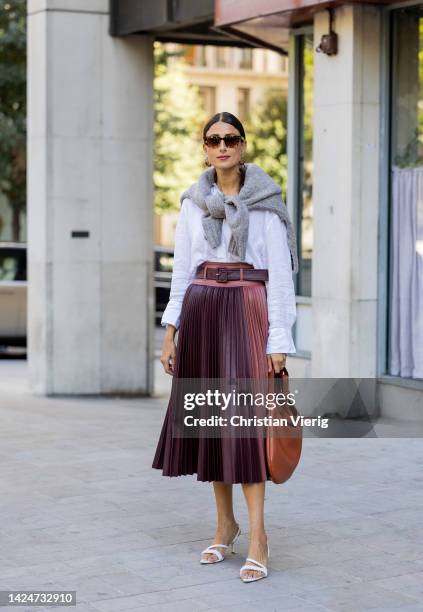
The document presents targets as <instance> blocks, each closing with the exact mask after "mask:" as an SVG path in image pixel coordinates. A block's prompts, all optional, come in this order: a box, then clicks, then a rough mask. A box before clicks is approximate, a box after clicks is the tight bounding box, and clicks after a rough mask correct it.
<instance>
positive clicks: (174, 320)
mask: <svg viewBox="0 0 423 612" xmlns="http://www.w3.org/2000/svg"><path fill="white" fill-rule="evenodd" d="M180 312H181V309H180V308H176V307H173V308H172V307H169V306H167V307H166V308H165V310H164V312H163V314H162V318H161V321H160V323H161V325H162V326H163V327H166V325H168V324H170V325H174V326H175V327H176V329H179V324H180V320H181V317H180Z"/></svg>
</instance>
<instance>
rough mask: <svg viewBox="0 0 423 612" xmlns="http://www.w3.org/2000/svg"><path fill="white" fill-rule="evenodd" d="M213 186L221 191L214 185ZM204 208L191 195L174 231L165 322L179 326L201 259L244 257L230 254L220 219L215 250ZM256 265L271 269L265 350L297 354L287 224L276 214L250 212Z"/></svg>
mask: <svg viewBox="0 0 423 612" xmlns="http://www.w3.org/2000/svg"><path fill="white" fill-rule="evenodd" d="M212 189H218V187H217V185H216V183H214V184H213V186H212ZM203 216H204V211H203V210H202V209H201V208H200V207H199V206H197V205H196V204H195V203H194V202H192V200H190V199H189V198H185V199H184V201H183V203H182V208H181V211H180V213H179V216H178V221H177V223H176V230H175V250H174V261H173V274H172V282H171V288H170V296H169V302H168V304H167V306H166V309H165V311H164V313H163V316H162V319H161V324H162V325H163V326H165V325H167V324H168V323H171V324H172V325H174V326H175V327H176V328H177V329H178V328H179V324H180V313H181V308H182V301H183V299H184V295H185V291H186V289H187V287H188V285H189V284H190V282H191V280H192V279H193V278H194V276H195V271H196V268H197V266H198V265H199V264H200V263H202V262H203V261H206V260H208V261H240V258H239V257H238V256H237V255H233V254H232V253H229V252H228V246H229V241H230V239H231V230H230V227H229V225H228V223H227V221H226V219H223V222H222V241H221V243H220V245H219V246H217V247H216V248H211V247H210V245H209V243H208V241H207V240H206V239H205V237H204V230H203V226H202V218H203ZM244 261H246V262H247V263H250V264H253V266H254V267H255V268H261V269H263V268H267V269H268V271H269V280H268V281H266V282H265V285H266V292H267V308H268V323H269V334H268V340H267V348H266V353H267V354H270V353H296V349H295V345H294V341H293V338H292V326H293V324H294V323H295V320H296V302H295V289H294V282H293V278H292V269H291V254H290V250H289V245H288V240H287V234H286V226H285V223H284V222H283V221H281V219H280V218H279V216H278V215H277V213H274V212H272V211H267V210H250V212H249V228H248V240H247V248H246V254H245V259H244Z"/></svg>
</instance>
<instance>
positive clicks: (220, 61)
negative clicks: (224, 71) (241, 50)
mask: <svg viewBox="0 0 423 612" xmlns="http://www.w3.org/2000/svg"><path fill="white" fill-rule="evenodd" d="M216 66H217V68H227V66H228V48H227V47H216Z"/></svg>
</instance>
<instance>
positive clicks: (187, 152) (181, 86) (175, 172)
mask: <svg viewBox="0 0 423 612" xmlns="http://www.w3.org/2000/svg"><path fill="white" fill-rule="evenodd" d="M154 54H155V82H154V102H155V120H154V137H155V144H154V186H155V194H154V208H155V211H156V212H158V213H160V212H165V211H171V210H179V198H180V196H181V193H182V192H183V191H184V190H185V189H186V188H187V187H189V185H191V183H193V182H194V181H196V180H197V179H198V176H199V174H200V173H201V171H202V170H204V169H205V168H204V166H203V165H202V162H203V154H202V150H201V139H200V131H201V127H202V125H203V122H204V121H205V116H204V112H203V110H202V107H201V103H200V97H199V94H198V89H197V87H195V86H192V85H189V83H188V82H187V79H186V77H185V75H184V71H183V62H184V60H183V57H182V54H183V51H181V52H170V51H169V50H168V48H167V47H166V45H163V44H162V43H159V42H156V43H155V45H154ZM171 57H175V59H176V61H171V62H169V60H170V58H171Z"/></svg>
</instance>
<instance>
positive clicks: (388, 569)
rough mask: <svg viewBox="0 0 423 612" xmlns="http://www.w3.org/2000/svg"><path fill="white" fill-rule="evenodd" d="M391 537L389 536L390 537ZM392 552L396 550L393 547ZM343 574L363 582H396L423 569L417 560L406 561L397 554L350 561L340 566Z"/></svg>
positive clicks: (371, 556)
mask: <svg viewBox="0 0 423 612" xmlns="http://www.w3.org/2000/svg"><path fill="white" fill-rule="evenodd" d="M388 537H389V536H388ZM391 550H395V547H394V546H393V547H392V548H391ZM338 567H339V568H340V569H341V570H342V571H343V572H346V573H348V574H349V575H351V576H352V577H355V578H358V579H361V580H374V581H375V580H378V579H382V578H388V579H390V580H391V579H392V578H395V582H396V581H397V580H398V579H399V578H401V577H402V576H404V575H407V574H414V573H415V572H419V571H420V570H421V569H422V568H421V565H420V564H419V563H417V562H416V561H415V560H404V559H403V558H401V557H399V556H398V554H397V553H396V552H395V553H392V552H390V553H382V554H377V555H369V556H368V557H363V558H360V559H348V560H346V561H343V562H342V563H341V564H340V565H339V566H338Z"/></svg>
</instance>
